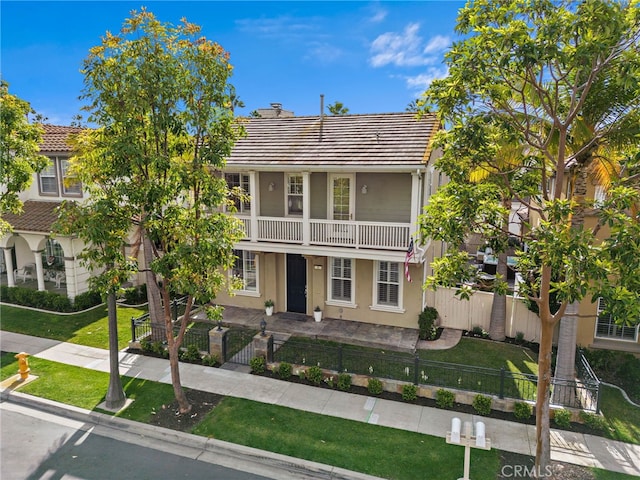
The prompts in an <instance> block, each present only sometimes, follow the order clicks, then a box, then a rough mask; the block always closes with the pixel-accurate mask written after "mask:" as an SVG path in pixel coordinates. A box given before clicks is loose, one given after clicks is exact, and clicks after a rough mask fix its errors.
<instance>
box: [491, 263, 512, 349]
mask: <svg viewBox="0 0 640 480" xmlns="http://www.w3.org/2000/svg"><path fill="white" fill-rule="evenodd" d="M497 258H498V265H497V266H496V273H497V274H498V275H500V276H501V277H502V280H504V281H506V280H507V271H508V267H507V253H506V252H501V253H499V254H498V257H497ZM506 322H507V296H506V295H499V294H497V293H494V294H493V302H492V304H491V319H490V321H489V338H491V340H497V341H499V342H501V341H503V340H504V339H505V324H506Z"/></svg>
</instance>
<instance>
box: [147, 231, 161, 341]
mask: <svg viewBox="0 0 640 480" xmlns="http://www.w3.org/2000/svg"><path fill="white" fill-rule="evenodd" d="M142 252H143V258H144V276H145V282H146V284H147V300H148V302H149V320H150V321H151V338H152V341H158V340H162V339H163V338H164V336H165V335H164V332H163V331H162V328H158V327H162V326H163V325H164V312H163V308H162V297H161V294H160V287H159V286H158V282H157V278H156V274H155V273H154V272H152V271H151V263H152V262H153V260H154V255H153V245H152V243H151V240H150V239H149V238H148V237H147V235H146V234H143V237H142Z"/></svg>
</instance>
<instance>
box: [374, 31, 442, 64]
mask: <svg viewBox="0 0 640 480" xmlns="http://www.w3.org/2000/svg"><path fill="white" fill-rule="evenodd" d="M419 31H420V24H419V23H410V24H409V25H407V26H406V27H405V29H404V31H403V32H402V33H396V32H387V33H383V34H382V35H380V36H378V37H377V38H376V39H375V40H374V41H373V42H372V43H371V58H370V59H369V61H370V63H371V65H372V66H374V67H383V66H385V65H389V64H391V65H395V66H396V67H415V66H421V65H432V64H434V63H437V62H438V61H440V55H438V54H440V53H441V52H442V51H444V50H445V49H446V48H447V47H448V46H449V44H450V43H451V40H450V39H449V37H445V36H442V35H436V36H435V37H433V38H431V39H430V40H429V41H428V42H427V43H426V44H424V41H423V39H422V37H421V36H420V35H419ZM423 45H424V46H423Z"/></svg>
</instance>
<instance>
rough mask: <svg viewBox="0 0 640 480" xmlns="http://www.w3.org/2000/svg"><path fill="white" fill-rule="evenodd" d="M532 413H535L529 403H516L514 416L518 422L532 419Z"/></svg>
mask: <svg viewBox="0 0 640 480" xmlns="http://www.w3.org/2000/svg"><path fill="white" fill-rule="evenodd" d="M532 413H533V410H532V408H531V405H529V404H528V403H525V402H516V403H515V404H514V405H513V415H514V416H515V417H516V418H517V419H518V420H527V419H529V418H531V415H532Z"/></svg>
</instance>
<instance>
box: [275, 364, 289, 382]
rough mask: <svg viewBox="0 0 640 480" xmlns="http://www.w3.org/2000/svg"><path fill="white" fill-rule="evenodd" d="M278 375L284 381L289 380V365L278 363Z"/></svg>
mask: <svg viewBox="0 0 640 480" xmlns="http://www.w3.org/2000/svg"><path fill="white" fill-rule="evenodd" d="M278 375H279V376H280V378H283V379H285V380H286V379H287V378H289V377H290V376H291V364H290V363H287V362H280V365H278Z"/></svg>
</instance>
